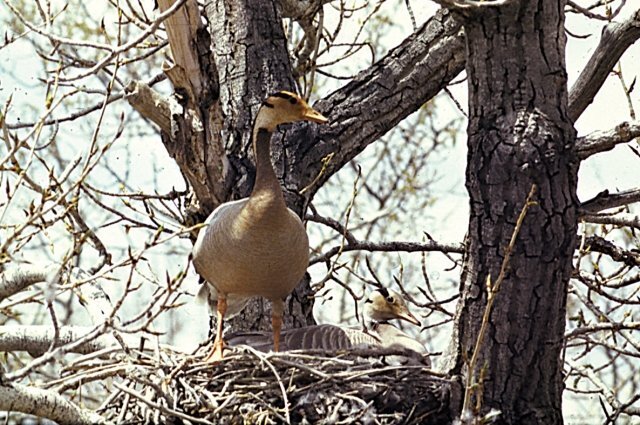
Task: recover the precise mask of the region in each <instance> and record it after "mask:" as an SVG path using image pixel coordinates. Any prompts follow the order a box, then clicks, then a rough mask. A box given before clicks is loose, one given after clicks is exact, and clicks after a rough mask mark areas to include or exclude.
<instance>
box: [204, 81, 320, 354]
mask: <svg viewBox="0 0 640 425" xmlns="http://www.w3.org/2000/svg"><path fill="white" fill-rule="evenodd" d="M296 121H313V122H316V123H325V122H327V118H325V117H324V116H322V115H321V114H320V113H319V112H317V111H315V110H314V109H313V108H311V107H310V106H309V105H308V104H307V102H305V101H304V100H303V99H302V98H300V97H299V96H298V95H296V94H294V93H291V92H287V91H280V92H277V93H274V94H272V95H271V96H269V97H268V98H267V99H266V100H265V101H264V102H263V103H262V105H261V106H260V109H259V110H258V115H257V116H256V119H255V122H254V124H253V131H252V141H253V152H254V154H255V161H256V179H255V183H254V187H253V191H252V192H251V195H250V196H249V197H248V198H244V199H240V200H237V201H232V202H226V203H224V204H222V205H220V206H219V207H218V208H216V209H215V210H214V211H213V212H212V213H211V215H210V216H209V217H208V218H207V220H206V222H205V226H204V227H203V228H202V229H201V230H200V233H199V234H198V239H197V240H196V243H195V245H194V247H193V264H194V266H195V268H196V271H197V272H198V273H199V274H200V276H202V277H203V278H204V279H205V280H206V281H207V283H205V285H203V289H201V291H200V293H199V294H198V295H199V297H200V298H205V299H206V298H210V299H212V300H215V301H216V302H215V305H216V310H217V318H218V322H217V332H216V338H215V341H214V343H213V349H212V351H211V353H210V354H209V355H208V356H207V360H214V361H218V360H221V359H222V357H223V356H222V347H223V339H222V325H223V319H224V317H225V315H226V314H227V307H228V304H227V297H229V307H230V309H231V311H230V313H233V314H237V313H239V311H240V310H242V308H243V307H244V305H245V304H246V302H247V301H248V300H249V299H250V298H251V297H258V296H259V297H264V298H266V299H268V300H269V301H271V306H272V316H271V322H272V326H273V345H274V349H275V351H278V349H279V341H280V329H281V327H282V315H283V313H284V299H285V298H286V297H287V295H289V294H290V293H291V292H292V291H293V289H294V288H295V286H296V285H297V284H298V282H299V281H300V280H301V279H302V277H303V276H304V273H305V271H306V270H307V266H308V264H309V240H308V238H307V232H306V231H305V228H304V226H303V224H302V221H301V220H300V218H299V217H298V216H297V215H296V214H295V213H294V212H293V211H291V210H290V209H289V208H287V206H286V204H285V202H284V196H283V194H282V189H281V188H280V183H279V182H278V178H277V176H276V173H275V171H274V169H273V165H271V135H272V134H273V132H274V131H275V129H276V127H277V126H278V125H279V124H284V123H291V122H296Z"/></svg>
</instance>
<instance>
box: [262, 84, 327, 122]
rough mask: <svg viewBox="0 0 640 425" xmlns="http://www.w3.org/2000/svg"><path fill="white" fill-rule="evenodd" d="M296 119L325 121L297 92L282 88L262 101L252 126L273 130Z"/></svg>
mask: <svg viewBox="0 0 640 425" xmlns="http://www.w3.org/2000/svg"><path fill="white" fill-rule="evenodd" d="M296 121H313V122H316V123H319V124H323V123H326V122H327V118H326V117H324V116H323V115H322V114H321V113H320V112H318V111H316V110H315V109H313V108H312V107H311V106H309V104H308V103H307V102H305V100H304V99H303V98H301V97H300V96H298V95H297V94H295V93H291V92H288V91H284V90H282V91H279V92H276V93H273V94H272V95H270V96H269V97H268V98H267V99H266V100H265V101H264V102H262V106H261V107H260V110H259V111H258V116H257V117H256V122H255V126H254V127H255V128H256V129H260V128H263V129H266V130H267V131H269V132H273V131H275V129H276V127H277V126H278V125H279V124H285V123H290V122H296Z"/></svg>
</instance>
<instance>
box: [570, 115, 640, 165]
mask: <svg viewBox="0 0 640 425" xmlns="http://www.w3.org/2000/svg"><path fill="white" fill-rule="evenodd" d="M636 137H640V121H632V122H627V121H625V122H623V123H620V124H618V125H617V126H616V127H615V128H613V129H611V130H605V131H594V132H593V133H591V134H588V135H586V136H583V137H579V138H578V139H577V140H576V151H577V152H578V158H580V159H586V158H588V157H590V156H591V155H595V154H597V153H600V152H605V151H609V150H611V149H613V148H614V147H616V146H617V145H619V144H622V143H627V142H630V141H631V140H633V139H635V138H636Z"/></svg>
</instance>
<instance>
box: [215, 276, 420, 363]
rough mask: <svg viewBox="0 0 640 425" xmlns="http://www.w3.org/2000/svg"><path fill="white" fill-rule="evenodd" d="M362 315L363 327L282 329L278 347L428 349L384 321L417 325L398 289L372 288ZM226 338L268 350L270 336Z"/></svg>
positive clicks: (232, 342) (247, 334)
mask: <svg viewBox="0 0 640 425" xmlns="http://www.w3.org/2000/svg"><path fill="white" fill-rule="evenodd" d="M364 315H365V317H366V319H367V324H366V330H365V331H362V330H360V329H357V328H350V327H343V326H338V325H317V326H307V327H304V328H296V329H288V330H284V331H282V337H281V338H282V341H281V348H282V350H283V351H289V350H309V349H312V350H314V349H315V350H327V351H336V350H349V349H352V348H362V347H367V348H376V347H380V348H398V349H409V350H412V351H415V352H417V353H419V354H426V353H427V350H426V348H425V347H424V345H422V343H420V342H419V341H417V340H416V339H414V338H412V337H410V336H409V335H407V334H406V333H404V332H402V331H401V330H400V329H398V328H396V327H395V326H393V325H391V324H389V323H387V321H389V320H393V319H399V320H405V321H407V322H409V323H411V324H413V325H416V326H419V325H420V322H419V321H418V319H417V318H416V317H415V316H414V315H413V314H411V312H410V311H409V308H408V307H407V304H406V303H405V301H404V299H403V298H402V297H401V296H400V294H398V293H397V292H395V291H392V290H388V289H384V288H381V289H379V290H376V291H374V292H373V293H372V294H370V296H369V297H368V299H367V300H366V301H365V304H364ZM227 342H228V343H229V345H231V346H236V345H249V346H251V347H253V348H255V349H256V350H260V351H268V350H269V348H270V347H271V337H270V335H269V334H268V333H265V332H238V333H235V334H233V335H230V336H229V337H228V338H227ZM427 361H428V359H427Z"/></svg>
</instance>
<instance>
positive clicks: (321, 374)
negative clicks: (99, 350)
mask: <svg viewBox="0 0 640 425" xmlns="http://www.w3.org/2000/svg"><path fill="white" fill-rule="evenodd" d="M406 354H408V353H406V352H402V351H398V350H389V349H386V350H357V351H354V350H351V351H349V352H334V353H327V352H318V351H313V352H312V351H305V352H286V353H268V354H265V353H260V352H257V351H255V350H253V349H251V348H249V347H235V348H233V349H232V350H230V351H228V352H226V354H225V356H226V357H225V360H224V361H222V362H221V363H218V364H210V363H203V362H202V357H194V356H186V355H184V354H181V355H178V354H175V353H168V352H157V353H156V356H154V357H155V358H151V357H146V358H138V359H136V360H135V361H131V359H129V362H130V365H129V367H126V368H123V369H122V370H123V373H122V374H121V377H122V378H124V382H123V381H122V380H120V382H116V381H115V380H114V382H113V386H114V387H115V391H114V392H113V394H112V396H111V397H110V399H109V400H107V401H106V402H105V404H104V405H103V407H102V408H101V409H100V413H101V414H102V415H103V416H105V417H107V418H108V419H109V420H111V421H114V422H117V423H128V424H138V423H139V424H142V423H174V424H178V423H211V424H273V423H296V424H297V423H302V424H304V423H310V424H315V423H322V424H334V423H342V424H414V423H415V424H418V423H422V424H424V423H429V424H439V423H443V424H444V423H450V422H451V418H450V415H449V394H450V389H451V384H452V383H451V381H450V380H448V379H446V378H445V377H444V376H443V375H441V374H438V373H436V372H433V371H431V370H429V369H427V368H426V367H425V366H424V364H421V362H420V361H419V360H418V359H416V358H415V357H413V358H412V357H411V356H410V355H409V356H405V355H406ZM116 362H117V361H116V360H114V366H115V365H116ZM401 363H403V364H401ZM119 365H120V366H122V363H119ZM105 366H106V365H103V367H105Z"/></svg>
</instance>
